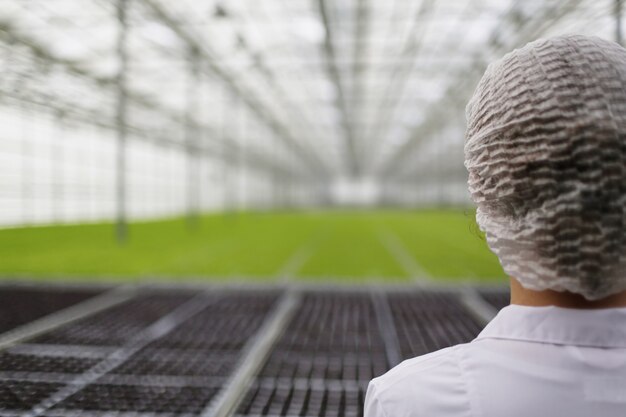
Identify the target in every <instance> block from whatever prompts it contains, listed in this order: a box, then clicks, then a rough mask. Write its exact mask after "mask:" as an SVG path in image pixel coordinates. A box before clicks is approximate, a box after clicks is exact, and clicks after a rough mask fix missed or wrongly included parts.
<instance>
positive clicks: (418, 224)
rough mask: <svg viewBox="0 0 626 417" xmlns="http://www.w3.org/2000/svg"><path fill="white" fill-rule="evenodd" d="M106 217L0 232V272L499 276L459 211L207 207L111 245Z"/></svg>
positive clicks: (137, 228)
mask: <svg viewBox="0 0 626 417" xmlns="http://www.w3.org/2000/svg"><path fill="white" fill-rule="evenodd" d="M113 233H114V232H113V226H112V225H111V224H110V223H99V224H81V225H72V226H46V227H25V228H17V229H4V230H0V276H4V277H8V278H15V277H20V276H25V277H29V278H41V279H54V278H64V279H68V278H78V279H81V280H84V279H87V278H94V279H97V278H106V279H112V278H119V279H124V280H135V279H156V278H162V279H198V278H205V279H212V280H219V279H223V280H228V279H238V280H241V279H249V280H299V279H300V280H325V281H326V280H335V281H351V282H366V281H379V280H380V281H410V280H412V279H437V280H444V279H446V280H457V281H458V280H463V281H476V282H478V281H481V282H482V281H494V282H497V281H501V280H503V276H504V274H503V272H502V270H501V268H500V266H499V264H498V261H497V259H496V258H495V256H494V255H493V254H492V253H491V252H490V251H489V250H488V249H487V246H486V243H485V241H484V239H483V238H482V237H481V236H480V234H479V232H478V230H477V228H476V226H475V223H474V220H473V214H472V213H463V212H461V211H452V210H450V211H415V212H410V211H376V212H371V211H370V212H368V211H364V212H358V211H355V212H345V211H337V212H332V211H324V212H287V213H240V214H234V213H230V214H212V215H207V216H203V217H202V218H201V219H200V221H199V222H198V226H197V228H195V229H190V228H189V227H187V224H186V223H185V221H184V219H182V218H179V219H171V220H161V221H150V222H137V223H133V224H131V225H130V238H129V241H128V242H127V243H126V244H124V245H121V246H120V245H117V244H116V242H115V240H114V238H113V236H114V234H113Z"/></svg>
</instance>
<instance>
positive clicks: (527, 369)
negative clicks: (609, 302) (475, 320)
mask: <svg viewBox="0 0 626 417" xmlns="http://www.w3.org/2000/svg"><path fill="white" fill-rule="evenodd" d="M409 416H410V417H453V416H454V417H460V416H464V417H470V416H471V417H541V416H550V417H561V416H563V417H618V416H619V417H625V416H626V308H615V309H601V310H574V309H565V308H558V307H524V306H517V305H512V306H508V307H506V308H504V309H502V310H501V311H500V313H498V315H497V317H496V318H494V319H493V320H492V321H491V323H489V324H488V325H487V327H486V328H485V329H484V330H483V331H482V332H481V333H480V335H479V336H478V337H477V338H476V339H475V340H474V341H472V342H471V343H466V344H462V345H457V346H453V347H450V348H447V349H442V350H440V351H437V352H434V353H431V354H428V355H424V356H420V357H417V358H413V359H409V360H406V361H404V362H402V363H401V364H400V365H398V366H396V367H395V368H393V369H392V370H391V371H389V372H387V373H386V374H385V375H383V376H381V377H378V378H375V379H374V380H372V381H371V382H370V384H369V387H368V390H367V395H366V400H365V417H409Z"/></svg>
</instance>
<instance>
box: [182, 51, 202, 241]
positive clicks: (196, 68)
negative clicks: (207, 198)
mask: <svg viewBox="0 0 626 417" xmlns="http://www.w3.org/2000/svg"><path fill="white" fill-rule="evenodd" d="M199 56H200V55H199V52H198V50H197V49H195V48H191V50H190V53H189V66H190V68H189V76H188V77H187V91H186V93H185V94H186V96H187V97H186V100H187V108H186V110H185V147H186V151H187V155H186V158H187V167H186V168H187V187H186V192H187V226H188V228H189V230H195V229H197V228H198V224H199V211H200V204H199V203H200V192H201V188H200V172H199V169H198V168H199V166H198V164H199V160H198V158H199V156H198V155H196V154H195V153H196V152H195V150H196V149H197V148H198V146H197V141H198V135H199V134H200V132H199V129H198V126H197V124H196V122H195V115H196V114H197V110H198V90H199V85H198V84H199V79H200V57H199Z"/></svg>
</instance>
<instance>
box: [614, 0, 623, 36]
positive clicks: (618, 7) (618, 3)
mask: <svg viewBox="0 0 626 417" xmlns="http://www.w3.org/2000/svg"><path fill="white" fill-rule="evenodd" d="M614 1H615V8H614V13H615V42H617V43H618V44H620V45H622V44H623V43H622V0H614Z"/></svg>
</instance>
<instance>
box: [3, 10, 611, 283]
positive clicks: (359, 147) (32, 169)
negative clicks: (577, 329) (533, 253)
mask: <svg viewBox="0 0 626 417" xmlns="http://www.w3.org/2000/svg"><path fill="white" fill-rule="evenodd" d="M621 15H622V10H621V1H617V0H560V1H554V0H552V1H546V0H524V1H521V0H459V1H456V0H455V1H452V0H389V1H374V0H263V1H249V0H248V1H246V0H227V1H226V0H205V1H191V0H178V1H175V2H173V1H170V2H166V1H164V0H80V1H77V0H2V1H0V66H1V68H2V77H1V78H0V124H1V126H2V129H1V130H0V167H1V169H0V226H1V229H0V274H1V275H2V276H5V277H35V278H64V279H65V278H80V279H87V278H93V277H95V278H109V279H110V278H120V279H135V278H167V279H181V278H184V279H194V278H211V279H224V278H226V279H230V280H238V279H261V280H281V281H283V280H292V279H302V280H309V279H310V280H325V281H326V280H330V281H346V280H347V281H349V282H363V281H368V282H369V281H372V282H378V281H385V282H386V281H411V280H418V281H420V280H433V279H438V280H453V281H454V282H459V281H463V282H476V281H488V282H500V281H502V279H503V274H502V271H501V269H500V267H499V265H498V262H497V260H496V259H495V257H494V256H493V255H492V254H491V253H490V252H489V251H488V249H487V248H486V245H485V242H484V240H483V239H482V238H481V236H480V233H479V231H478V230H477V228H476V226H475V223H474V220H473V216H474V213H473V209H472V207H471V204H470V200H469V197H468V193H467V190H466V171H465V169H464V167H463V141H464V129H465V118H464V106H465V104H466V102H467V100H468V98H469V96H470V95H471V93H472V91H473V89H474V87H475V85H476V83H477V81H478V79H479V78H480V76H481V75H482V73H483V71H484V69H485V68H486V65H487V64H488V63H489V62H491V61H492V60H494V59H497V58H499V57H500V56H502V55H503V54H504V53H506V52H508V51H510V50H512V49H513V48H516V47H520V46H523V45H524V44H525V43H527V42H529V41H532V40H535V39H537V38H539V37H546V36H551V35H557V34H564V33H574V32H575V33H582V34H592V35H598V36H601V37H603V38H607V39H611V40H615V41H618V42H621V23H620V18H621Z"/></svg>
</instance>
